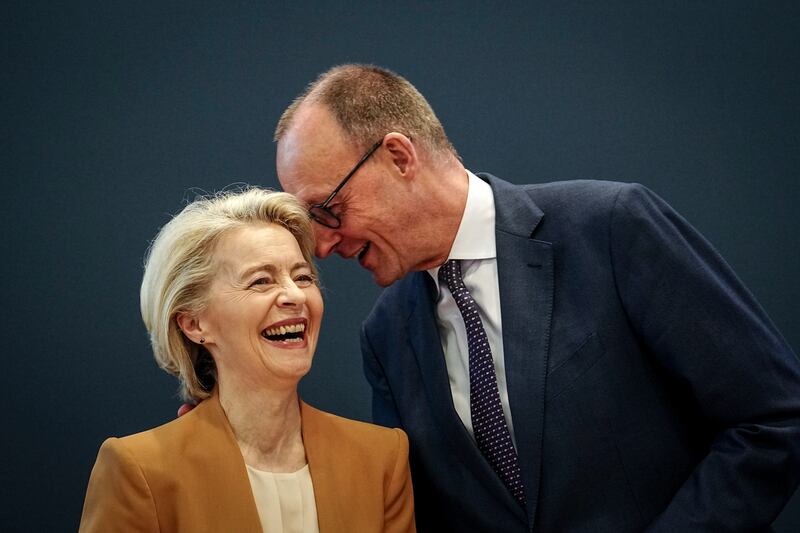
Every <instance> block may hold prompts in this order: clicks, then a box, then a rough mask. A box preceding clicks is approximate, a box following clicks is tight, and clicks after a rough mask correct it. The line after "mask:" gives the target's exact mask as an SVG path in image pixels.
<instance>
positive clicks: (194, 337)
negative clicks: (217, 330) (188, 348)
mask: <svg viewBox="0 0 800 533" xmlns="http://www.w3.org/2000/svg"><path fill="white" fill-rule="evenodd" d="M176 320H177V322H178V327H179V328H181V331H183V334H184V335H186V337H188V338H189V340H190V341H192V342H194V343H196V344H205V343H206V338H205V337H204V336H203V328H202V327H201V326H200V321H199V320H198V319H197V317H196V316H194V315H191V314H189V313H179V314H178V316H177V318H176Z"/></svg>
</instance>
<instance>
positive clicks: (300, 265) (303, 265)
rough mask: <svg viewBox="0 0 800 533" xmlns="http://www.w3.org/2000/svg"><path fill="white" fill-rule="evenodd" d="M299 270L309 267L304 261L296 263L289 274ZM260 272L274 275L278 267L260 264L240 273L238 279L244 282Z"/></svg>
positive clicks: (270, 264)
mask: <svg viewBox="0 0 800 533" xmlns="http://www.w3.org/2000/svg"><path fill="white" fill-rule="evenodd" d="M301 268H311V266H310V265H309V264H308V262H306V261H298V262H297V263H295V264H293V265H292V266H291V268H290V272H294V271H295V270H299V269H301ZM262 270H263V271H266V272H269V273H270V274H273V275H274V274H275V273H276V272H277V271H278V267H276V266H275V265H273V264H272V263H260V264H258V265H253V266H252V267H250V268H248V269H247V270H245V271H244V272H242V274H241V275H240V276H239V279H241V280H244V279H246V278H248V277H250V276H252V275H253V274H255V273H256V272H259V271H262Z"/></svg>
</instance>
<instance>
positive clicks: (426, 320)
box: [406, 272, 522, 519]
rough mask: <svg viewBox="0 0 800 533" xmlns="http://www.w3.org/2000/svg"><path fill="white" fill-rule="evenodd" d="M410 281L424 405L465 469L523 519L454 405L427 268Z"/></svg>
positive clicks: (411, 325) (412, 335) (411, 324)
mask: <svg viewBox="0 0 800 533" xmlns="http://www.w3.org/2000/svg"><path fill="white" fill-rule="evenodd" d="M411 282H412V283H413V284H414V285H413V286H412V287H411V290H409V292H408V294H409V301H408V307H409V309H410V314H409V317H408V319H407V320H406V327H407V335H408V339H409V340H410V343H411V347H412V349H413V351H414V355H415V357H416V361H417V365H418V367H419V373H420V376H421V377H422V382H423V385H424V391H425V394H426V395H427V396H428V402H427V405H429V406H430V408H431V410H432V411H433V413H432V415H433V417H434V419H435V420H436V422H437V426H438V427H439V428H440V430H441V431H442V433H443V436H444V438H445V440H447V442H449V443H450V449H451V450H452V451H453V452H454V453H455V454H456V455H457V456H458V458H459V459H460V460H461V462H462V463H463V464H464V466H465V468H466V469H467V471H469V472H470V473H472V475H474V476H475V477H476V478H477V479H478V480H479V481H480V482H481V483H482V484H483V485H484V486H486V487H487V492H488V493H489V494H492V495H495V496H496V497H497V498H498V500H499V501H500V502H501V504H502V505H504V506H505V507H507V508H508V509H509V510H510V512H513V513H520V519H522V514H521V510H520V507H519V504H517V502H516V501H515V500H514V498H513V496H511V493H510V492H508V489H506V488H505V486H504V485H503V482H502V481H500V478H499V477H498V476H497V474H496V473H495V472H494V470H493V469H492V467H491V466H490V465H489V463H488V461H487V460H486V458H485V457H484V456H483V454H481V452H480V450H478V447H477V446H476V444H475V441H474V440H473V439H472V437H471V436H470V434H469V433H468V432H467V429H466V428H465V427H464V424H463V423H462V422H461V418H459V416H458V413H457V412H456V410H455V407H454V405H453V396H452V394H451V392H450V378H449V377H448V375H447V365H446V364H445V359H444V353H443V352H442V343H441V340H440V337H439V330H438V326H437V322H436V315H435V299H434V293H435V285H434V283H433V279H431V276H430V274H428V273H427V272H416V273H414V274H412V281H411Z"/></svg>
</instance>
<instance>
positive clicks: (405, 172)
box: [383, 131, 419, 179]
mask: <svg viewBox="0 0 800 533" xmlns="http://www.w3.org/2000/svg"><path fill="white" fill-rule="evenodd" d="M383 145H384V147H385V148H386V150H387V152H388V153H389V156H390V157H391V158H392V164H393V165H394V167H395V168H396V169H397V171H398V173H399V174H400V175H401V176H403V177H405V178H409V179H411V178H413V177H414V175H415V174H416V171H417V166H418V165H419V156H418V154H417V149H416V147H415V146H414V144H413V143H412V142H411V139H409V138H408V137H406V136H405V135H403V134H402V133H397V132H396V131H394V132H392V133H387V134H386V136H384V138H383Z"/></svg>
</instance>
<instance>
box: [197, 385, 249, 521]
mask: <svg viewBox="0 0 800 533" xmlns="http://www.w3.org/2000/svg"><path fill="white" fill-rule="evenodd" d="M190 415H194V417H195V421H196V430H195V432H196V435H197V438H196V440H195V441H193V442H192V446H191V447H187V448H186V449H185V450H183V455H184V457H183V458H181V460H186V461H188V462H189V463H190V464H192V465H193V467H192V470H193V471H198V472H202V475H203V477H204V478H205V480H204V482H203V486H205V487H206V488H207V491H208V492H209V494H210V495H213V496H211V501H209V502H207V503H208V505H207V506H205V507H204V509H203V511H204V512H207V513H209V514H210V515H211V516H210V517H209V520H210V522H209V525H210V526H211V525H212V524H213V523H214V520H217V519H219V518H220V517H222V518H223V519H224V520H225V521H226V524H227V525H226V527H229V528H230V530H231V531H242V532H245V531H252V532H256V531H261V519H260V518H259V516H258V509H257V508H256V502H255V499H254V498H253V491H252V489H251V487H250V479H249V478H248V477H247V467H246V466H245V463H244V459H243V458H242V453H241V450H240V449H239V445H238V444H237V443H236V437H235V436H234V435H233V430H232V429H231V427H230V423H229V422H228V417H227V416H226V415H225V411H223V409H222V405H221V404H220V402H219V394H218V389H216V388H215V389H214V392H213V394H212V395H211V397H210V398H208V399H206V400H205V401H203V402H201V403H200V404H199V405H198V406H197V407H196V408H195V409H194V410H193V411H192V413H190ZM186 416H189V415H186Z"/></svg>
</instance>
